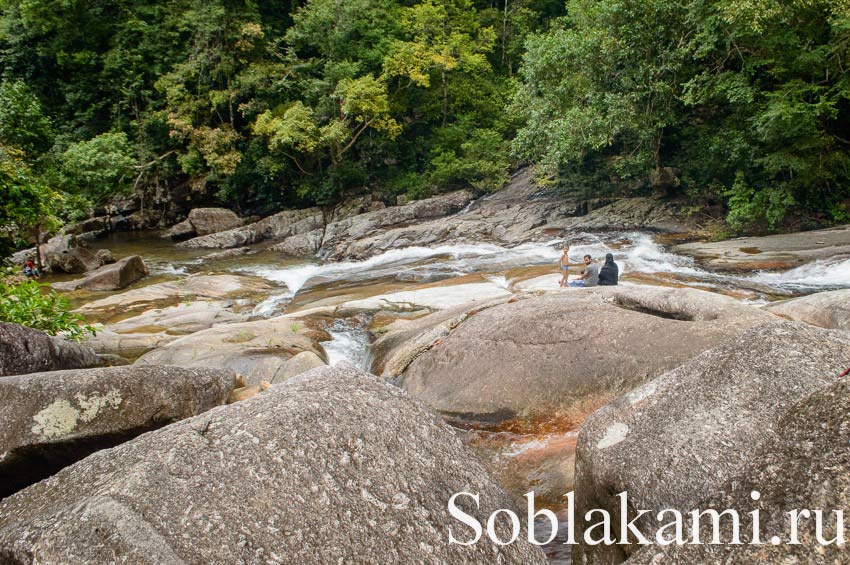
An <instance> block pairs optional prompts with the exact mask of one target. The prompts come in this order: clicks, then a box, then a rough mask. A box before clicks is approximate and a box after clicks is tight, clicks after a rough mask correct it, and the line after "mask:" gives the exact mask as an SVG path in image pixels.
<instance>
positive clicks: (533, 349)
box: [376, 286, 778, 424]
mask: <svg viewBox="0 0 850 565" xmlns="http://www.w3.org/2000/svg"><path fill="white" fill-rule="evenodd" d="M485 306H486V305H485ZM451 314H452V315H444V314H440V315H432V316H433V318H434V321H435V324H434V325H433V327H430V328H429V327H426V325H425V324H426V321H427V320H428V319H427V318H426V319H423V320H422V321H421V322H418V323H417V327H420V328H423V329H422V331H421V332H420V333H419V334H417V335H410V333H407V335H406V336H405V338H406V339H404V340H403V341H402V342H401V343H399V345H398V347H397V349H398V350H399V351H400V352H401V353H402V355H401V357H399V356H398V355H396V352H395V351H392V350H390V351H387V348H386V347H383V346H382V347H379V348H378V351H379V355H377V356H376V361H377V362H378V363H380V364H381V365H382V367H381V368H382V372H381V375H382V376H384V377H385V378H395V379H397V382H398V384H399V385H400V386H401V387H402V388H404V389H405V390H407V391H408V392H410V393H411V394H413V395H414V396H416V397H418V398H420V399H421V400H423V401H424V402H425V403H426V404H428V405H429V406H431V407H432V408H434V409H435V410H437V411H439V412H441V413H442V414H444V415H446V416H448V417H450V418H452V419H455V420H461V421H464V422H467V423H476V422H481V423H485V424H499V423H501V422H504V421H507V420H512V419H531V420H534V419H551V418H558V419H562V420H570V421H573V422H575V423H578V422H581V421H582V420H583V419H584V417H585V416H586V415H587V414H589V413H590V412H592V411H593V410H595V409H596V408H598V407H600V406H602V405H603V404H605V403H606V402H608V401H609V400H611V399H612V398H615V397H617V396H619V395H620V394H623V393H625V392H628V391H629V390H631V389H632V388H635V387H637V386H639V385H641V384H643V383H645V382H647V381H649V380H651V379H653V378H655V377H657V376H659V375H661V374H662V373H664V372H665V371H669V370H670V369H673V368H675V367H678V366H679V365H681V364H683V363H685V362H686V361H688V360H690V359H691V358H693V357H695V356H696V355H698V354H699V353H702V352H703V351H705V350H706V349H709V348H711V347H714V346H716V345H719V344H720V343H722V342H724V341H726V340H727V339H729V338H730V337H734V336H735V335H737V334H739V333H741V332H742V331H744V330H745V329H747V328H750V327H752V326H754V325H756V324H759V323H763V322H767V321H772V320H777V318H775V317H774V316H772V315H770V314H768V313H766V312H764V311H762V310H760V309H758V308H755V307H753V306H748V305H745V304H741V303H740V302H738V301H736V300H734V299H732V298H728V297H724V296H720V295H718V294H713V293H709V292H703V291H698V290H691V289H669V288H653V287H637V286H633V287H625V286H623V287H609V288H597V289H586V290H580V291H577V290H572V291H570V290H565V291H564V292H561V293H557V294H552V295H546V296H540V297H531V298H526V299H524V300H517V301H514V302H507V303H504V304H496V305H495V306H492V307H484V308H482V309H481V310H480V311H477V312H476V311H473V312H472V315H469V313H459V315H456V316H455V315H454V314H456V313H455V312H452V313H451ZM429 318H430V317H429ZM777 322H778V320H777ZM382 340H383V341H392V340H393V336H392V334H387V336H385V337H383V338H382ZM406 350H410V354H409V355H406V356H405V351H406Z"/></svg>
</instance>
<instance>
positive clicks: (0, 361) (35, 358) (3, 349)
mask: <svg viewBox="0 0 850 565" xmlns="http://www.w3.org/2000/svg"><path fill="white" fill-rule="evenodd" d="M99 364H100V359H99V358H98V356H97V354H95V352H94V351H92V350H91V349H89V348H88V347H84V346H82V345H80V344H77V343H74V342H73V341H67V340H65V339H62V338H61V337H51V336H49V335H47V334H46V333H44V332H42V331H39V330H34V329H32V328H27V327H24V326H19V325H18V324H10V323H7V322H0V377H3V376H7V375H23V374H25V373H36V372H39V371H56V370H59V369H79V368H83V367H94V366H96V365H99Z"/></svg>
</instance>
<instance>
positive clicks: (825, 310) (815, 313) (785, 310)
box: [767, 289, 850, 331]
mask: <svg viewBox="0 0 850 565" xmlns="http://www.w3.org/2000/svg"><path fill="white" fill-rule="evenodd" d="M767 310H768V312H772V313H774V314H776V315H777V316H782V317H783V318H788V319H789V320H798V321H800V322H806V323H807V324H812V325H813V326H820V327H821V328H828V329H837V330H848V331H850V289H844V290H834V291H832V292H818V293H816V294H810V295H808V296H803V297H802V298H795V299H793V300H784V301H782V302H778V303H775V304H771V305H770V306H768V307H767Z"/></svg>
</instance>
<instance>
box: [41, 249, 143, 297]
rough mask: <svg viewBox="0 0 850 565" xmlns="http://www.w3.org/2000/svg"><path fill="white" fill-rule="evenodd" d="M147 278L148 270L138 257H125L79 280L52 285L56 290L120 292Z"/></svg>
mask: <svg viewBox="0 0 850 565" xmlns="http://www.w3.org/2000/svg"><path fill="white" fill-rule="evenodd" d="M146 276H148V268H147V266H146V265H145V262H144V261H143V260H142V258H141V257H139V256H138V255H131V256H130V257H125V258H124V259H121V260H120V261H116V262H115V263H112V264H111V265H104V266H103V267H100V268H99V269H95V270H94V271H92V272H90V273H86V276H84V277H83V278H81V279H77V280H74V281H69V282H60V283H53V288H56V289H58V290H77V289H80V288H84V289H86V290H121V289H122V288H125V287H127V286H130V285H131V284H132V283H134V282H136V281H138V280H140V279H143V278H144V277H146Z"/></svg>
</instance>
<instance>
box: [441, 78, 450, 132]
mask: <svg viewBox="0 0 850 565" xmlns="http://www.w3.org/2000/svg"><path fill="white" fill-rule="evenodd" d="M440 76H441V78H442V79H443V127H446V118H447V116H448V114H449V85H448V83H447V82H446V71H445V70H443V71H442V72H441V73H440Z"/></svg>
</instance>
